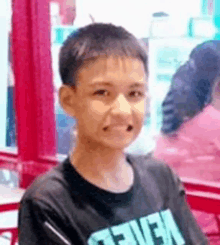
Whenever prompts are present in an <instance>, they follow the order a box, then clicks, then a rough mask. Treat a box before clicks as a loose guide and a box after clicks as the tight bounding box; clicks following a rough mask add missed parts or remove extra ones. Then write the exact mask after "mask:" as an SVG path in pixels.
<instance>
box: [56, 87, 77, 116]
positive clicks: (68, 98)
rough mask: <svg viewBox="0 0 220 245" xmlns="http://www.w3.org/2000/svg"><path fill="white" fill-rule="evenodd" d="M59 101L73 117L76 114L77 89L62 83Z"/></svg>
mask: <svg viewBox="0 0 220 245" xmlns="http://www.w3.org/2000/svg"><path fill="white" fill-rule="evenodd" d="M59 102H60V105H61V106H62V108H63V109H64V111H65V112H66V113H67V114H68V115H70V116H71V117H74V116H75V109H76V103H75V102H76V91H75V89H74V88H72V87H70V86H67V85H62V86H61V87H60V89H59Z"/></svg>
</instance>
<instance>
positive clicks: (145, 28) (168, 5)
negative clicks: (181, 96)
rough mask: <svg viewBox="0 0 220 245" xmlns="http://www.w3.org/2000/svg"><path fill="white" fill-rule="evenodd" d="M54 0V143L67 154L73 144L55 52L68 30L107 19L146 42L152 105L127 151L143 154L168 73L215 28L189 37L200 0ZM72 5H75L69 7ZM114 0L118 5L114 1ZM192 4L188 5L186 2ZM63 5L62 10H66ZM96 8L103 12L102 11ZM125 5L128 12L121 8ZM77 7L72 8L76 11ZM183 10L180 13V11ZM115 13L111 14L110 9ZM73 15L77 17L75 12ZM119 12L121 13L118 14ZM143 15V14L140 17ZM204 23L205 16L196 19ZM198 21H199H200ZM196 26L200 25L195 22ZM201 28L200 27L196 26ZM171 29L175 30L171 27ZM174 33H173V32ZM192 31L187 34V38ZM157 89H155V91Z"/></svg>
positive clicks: (150, 143) (149, 146) (151, 141)
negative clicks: (60, 95) (60, 92)
mask: <svg viewBox="0 0 220 245" xmlns="http://www.w3.org/2000/svg"><path fill="white" fill-rule="evenodd" d="M61 2H62V1H56V2H55V1H53V3H51V19H52V27H51V28H52V55H53V69H54V85H55V87H56V96H55V97H56V102H55V109H56V120H57V142H58V143H57V145H58V150H57V151H58V153H62V154H67V153H68V150H69V148H70V147H72V146H74V144H75V137H74V135H75V134H74V128H75V123H74V120H73V119H71V118H69V117H68V116H67V115H65V113H64V112H63V110H62V109H61V108H60V106H59V103H58V98H57V91H58V87H59V86H60V84H61V81H60V77H59V73H58V53H59V49H60V46H61V44H62V42H63V41H64V39H65V38H66V37H67V35H68V34H69V33H70V32H72V31H74V30H76V29H77V27H80V26H84V25H86V24H89V23H92V22H94V21H95V22H111V23H113V24H116V25H122V26H124V27H125V28H126V29H127V30H128V31H130V32H131V33H133V34H134V35H135V36H136V37H137V38H139V39H140V40H142V41H143V42H145V43H146V47H147V49H148V50H149V61H150V63H149V66H150V78H149V79H150V81H149V84H151V85H150V86H152V87H153V86H154V89H153V90H151V98H152V101H151V109H150V114H151V117H149V115H150V114H149V113H148V114H147V116H146V120H145V124H144V127H143V130H142V131H141V133H140V135H139V137H138V138H137V139H136V141H135V142H134V143H133V144H132V145H131V146H129V147H128V148H127V149H126V150H127V151H128V152H130V153H139V154H140V153H146V152H150V151H152V150H153V149H154V146H155V135H157V134H158V133H159V131H160V127H161V120H162V118H161V108H160V106H161V102H162V100H163V98H164V96H165V95H166V93H167V91H168V88H169V85H170V81H171V77H172V74H173V73H174V72H175V70H176V69H177V67H178V66H179V65H180V64H181V63H182V62H183V61H185V60H186V59H187V58H188V54H189V52H190V51H191V49H192V48H193V47H194V46H195V45H196V44H197V43H199V42H201V41H202V40H204V38H206V39H207V38H209V37H211V36H212V34H213V32H211V31H210V32H208V33H207V32H205V35H206V36H205V37H204V38H201V37H200V39H198V38H194V39H193V38H191V37H192V33H191V34H190V35H191V36H190V35H189V28H190V27H189V21H190V20H191V21H192V22H193V24H192V23H191V24H192V26H193V27H192V26H191V29H193V30H191V32H194V34H195V33H198V28H200V26H201V25H200V26H199V25H198V24H197V22H198V21H197V19H196V20H194V19H193V20H192V17H193V16H196V15H200V14H201V1H200V0H194V1H193V2H192V1H191V0H186V1H176V0H172V1H169V2H168V1H162V0H156V1H154V2H151V3H148V1H141V0H137V1H136V2H135V4H134V2H133V1H125V0H123V1H122V0H121V1H120V2H119V1H117V0H112V1H102V0H94V1H90V0H80V1H77V2H76V8H74V6H75V1H66V2H65V4H64V3H63V2H64V1H63V2H62V3H61ZM73 5H74V6H73ZM116 5H117V9H116V8H115V6H116ZM189 5H190V6H191V8H189V7H188V6H189ZM64 9H65V10H64ZM67 9H72V10H71V11H70V12H71V18H69V21H66V19H68V18H67V16H68V15H67V13H69V12H68V11H69V10H68V11H67ZM100 9H101V10H102V11H100ZM125 9H126V11H124V10H125ZM75 10H76V11H75ZM179 11H181V14H182V15H181V17H180V16H179V14H178V12H179ZM113 12H114V15H112V13H113ZM73 13H74V14H75V13H77V14H76V18H74V17H73V15H74V14H73ZM122 16H123V18H122ZM140 16H142V18H140ZM201 20H202V21H204V22H207V23H208V24H207V25H209V24H210V21H209V19H208V20H206V19H203V18H202V17H201V18H200V19H199V21H201ZM204 22H202V23H204ZM197 26H199V27H197ZM200 29H201V28H200ZM174 30H175V31H174ZM173 36H174V37H173ZM189 36H190V38H189ZM156 89H157V92H155V91H156Z"/></svg>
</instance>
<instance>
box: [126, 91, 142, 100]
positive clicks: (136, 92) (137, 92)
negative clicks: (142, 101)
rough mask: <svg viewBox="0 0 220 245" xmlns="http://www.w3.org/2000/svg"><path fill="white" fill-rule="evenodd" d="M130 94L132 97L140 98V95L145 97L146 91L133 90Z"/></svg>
mask: <svg viewBox="0 0 220 245" xmlns="http://www.w3.org/2000/svg"><path fill="white" fill-rule="evenodd" d="M129 96H130V97H133V98H138V97H143V96H144V93H143V92H142V91H137V90H136V91H131V92H130V93H129Z"/></svg>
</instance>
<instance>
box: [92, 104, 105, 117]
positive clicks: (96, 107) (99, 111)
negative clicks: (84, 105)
mask: <svg viewBox="0 0 220 245" xmlns="http://www.w3.org/2000/svg"><path fill="white" fill-rule="evenodd" d="M89 108H90V113H91V115H94V116H103V115H104V114H105V113H106V112H107V111H108V106H106V105H105V104H104V103H103V102H101V101H92V102H90V106H89Z"/></svg>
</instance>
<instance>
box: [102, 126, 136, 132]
mask: <svg viewBox="0 0 220 245" xmlns="http://www.w3.org/2000/svg"><path fill="white" fill-rule="evenodd" d="M115 127H116V128H117V127H118V128H123V127H124V126H115ZM108 129H109V126H106V127H104V128H103V130H104V131H108ZM132 129H133V126H132V125H128V127H127V129H126V131H128V132H130V131H132Z"/></svg>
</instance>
